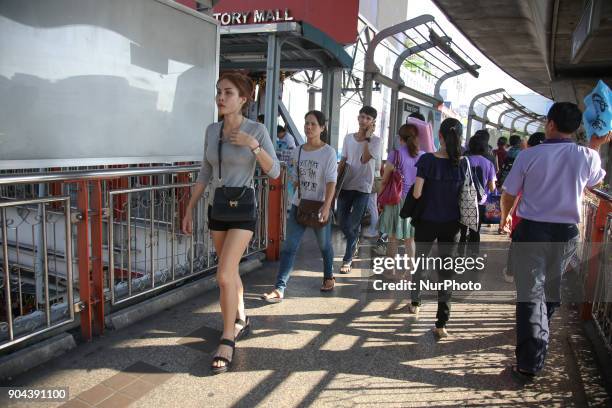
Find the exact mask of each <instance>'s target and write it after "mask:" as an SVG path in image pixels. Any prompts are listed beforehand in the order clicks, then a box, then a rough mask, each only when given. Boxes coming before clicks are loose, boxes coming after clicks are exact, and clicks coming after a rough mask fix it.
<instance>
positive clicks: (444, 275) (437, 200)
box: [410, 118, 465, 338]
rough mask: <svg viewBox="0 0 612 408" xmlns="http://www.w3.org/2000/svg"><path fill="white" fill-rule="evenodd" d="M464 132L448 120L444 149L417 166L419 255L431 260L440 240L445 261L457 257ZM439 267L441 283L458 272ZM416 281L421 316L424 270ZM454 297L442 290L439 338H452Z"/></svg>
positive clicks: (442, 141) (416, 305)
mask: <svg viewBox="0 0 612 408" xmlns="http://www.w3.org/2000/svg"><path fill="white" fill-rule="evenodd" d="M462 133H463V127H462V125H461V123H460V122H459V121H458V120H457V119H454V118H448V119H445V120H444V121H443V122H442V124H441V125H440V134H439V136H440V149H439V150H438V151H437V152H435V153H425V154H424V155H422V156H421V158H420V159H419V161H418V162H417V164H416V167H417V174H416V180H415V182H414V192H413V196H414V198H415V199H419V200H423V202H424V203H423V208H424V209H423V213H422V214H421V216H420V218H419V220H418V221H417V222H416V225H415V234H414V240H415V244H416V255H417V256H425V257H427V256H428V255H429V252H430V251H431V248H432V247H433V243H434V241H436V240H437V242H438V255H439V257H440V258H441V259H445V258H447V257H452V256H453V255H454V252H455V249H456V243H457V241H458V240H459V220H460V217H461V215H460V212H459V193H460V191H461V186H462V184H463V180H464V178H465V173H464V170H465V169H463V168H462V166H460V159H461V134H462ZM436 266H438V268H437V272H438V282H442V281H444V280H446V279H451V278H452V276H453V274H454V271H453V270H452V269H450V268H448V269H447V268H445V266H447V265H446V262H443V263H442V265H436ZM414 280H415V281H416V290H414V291H412V293H411V297H412V303H411V305H410V312H411V313H418V311H419V308H420V305H421V291H420V282H421V281H422V280H423V268H422V267H419V268H418V269H417V270H416V273H415V277H414ZM450 298H451V291H449V290H445V289H444V288H442V289H441V290H438V311H437V314H436V323H435V328H434V329H433V332H434V334H435V335H436V336H437V337H438V338H442V337H447V336H448V332H447V331H446V324H447V322H448V319H449V318H450Z"/></svg>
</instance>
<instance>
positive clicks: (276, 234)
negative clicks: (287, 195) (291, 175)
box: [266, 174, 286, 261]
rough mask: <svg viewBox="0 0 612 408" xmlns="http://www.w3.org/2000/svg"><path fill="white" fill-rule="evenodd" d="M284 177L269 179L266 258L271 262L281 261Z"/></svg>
mask: <svg viewBox="0 0 612 408" xmlns="http://www.w3.org/2000/svg"><path fill="white" fill-rule="evenodd" d="M282 180H283V176H282V174H281V176H280V177H278V178H276V179H269V183H270V192H269V193H268V194H269V195H268V245H267V248H266V258H267V259H268V260H269V261H277V260H279V259H280V246H281V220H282V218H281V217H284V216H285V214H281V213H282V208H283V205H282V202H281V201H282V199H283V190H284V189H285V187H286V186H284V185H283V181H282Z"/></svg>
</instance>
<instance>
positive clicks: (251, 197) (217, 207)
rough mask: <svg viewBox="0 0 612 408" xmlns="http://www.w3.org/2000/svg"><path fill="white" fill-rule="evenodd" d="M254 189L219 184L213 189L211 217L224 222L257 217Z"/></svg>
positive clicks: (221, 133) (220, 140) (221, 135)
mask: <svg viewBox="0 0 612 408" xmlns="http://www.w3.org/2000/svg"><path fill="white" fill-rule="evenodd" d="M223 125H224V123H223V122H221V130H220V131H219V147H218V153H219V180H221V148H222V146H223ZM256 211H257V209H256V206H255V190H254V189H253V188H251V187H247V186H243V187H227V186H221V187H217V188H216V189H215V194H214V196H213V204H212V210H211V214H210V216H211V218H213V219H215V220H217V221H224V222H252V221H255V219H256V218H257V212H256Z"/></svg>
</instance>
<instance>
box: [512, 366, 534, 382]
mask: <svg viewBox="0 0 612 408" xmlns="http://www.w3.org/2000/svg"><path fill="white" fill-rule="evenodd" d="M510 373H511V374H512V378H514V379H515V380H516V381H518V382H520V383H523V384H524V383H531V382H533V380H534V379H535V374H533V373H529V372H526V371H522V370H520V369H519V368H518V365H516V364H512V365H511V366H510Z"/></svg>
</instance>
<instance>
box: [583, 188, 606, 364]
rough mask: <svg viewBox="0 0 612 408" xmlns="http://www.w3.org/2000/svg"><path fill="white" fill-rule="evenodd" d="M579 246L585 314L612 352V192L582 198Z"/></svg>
mask: <svg viewBox="0 0 612 408" xmlns="http://www.w3.org/2000/svg"><path fill="white" fill-rule="evenodd" d="M582 220H583V221H582V226H581V238H582V241H583V244H582V247H581V248H580V249H581V251H580V258H581V260H582V262H581V268H580V273H581V275H582V281H583V284H584V294H585V303H584V304H583V309H582V318H583V319H585V320H591V319H592V320H593V321H594V323H595V326H596V327H597V330H598V332H599V334H600V336H601V339H602V340H603V342H604V344H605V345H606V347H607V348H608V350H609V351H610V352H611V353H612V195H610V194H609V193H606V192H604V191H602V190H594V191H593V193H590V194H588V195H587V197H586V198H585V200H584V202H583V218H582Z"/></svg>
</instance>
